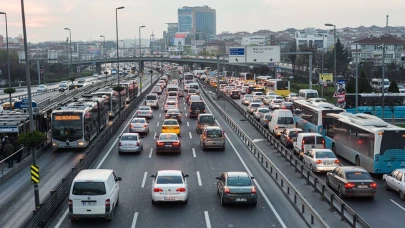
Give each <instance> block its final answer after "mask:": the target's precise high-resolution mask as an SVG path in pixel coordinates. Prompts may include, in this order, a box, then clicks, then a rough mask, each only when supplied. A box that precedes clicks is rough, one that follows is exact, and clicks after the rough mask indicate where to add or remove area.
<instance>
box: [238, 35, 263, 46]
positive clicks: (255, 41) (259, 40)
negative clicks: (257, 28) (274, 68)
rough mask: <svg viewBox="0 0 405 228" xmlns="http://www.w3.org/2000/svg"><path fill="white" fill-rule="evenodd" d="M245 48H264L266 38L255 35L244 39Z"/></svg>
mask: <svg viewBox="0 0 405 228" xmlns="http://www.w3.org/2000/svg"><path fill="white" fill-rule="evenodd" d="M242 45H243V46H251V45H254V46H264V45H266V37H265V36H263V35H253V36H248V37H243V38H242Z"/></svg>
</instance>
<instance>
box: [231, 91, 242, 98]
mask: <svg viewBox="0 0 405 228" xmlns="http://www.w3.org/2000/svg"><path fill="white" fill-rule="evenodd" d="M229 96H230V97H231V98H232V99H240V92H239V90H232V91H231V94H230V95H229Z"/></svg>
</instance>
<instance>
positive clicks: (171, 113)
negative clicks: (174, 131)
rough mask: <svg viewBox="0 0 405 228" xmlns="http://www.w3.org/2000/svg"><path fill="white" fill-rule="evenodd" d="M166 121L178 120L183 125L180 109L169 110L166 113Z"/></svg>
mask: <svg viewBox="0 0 405 228" xmlns="http://www.w3.org/2000/svg"><path fill="white" fill-rule="evenodd" d="M165 119H176V120H177V122H179V124H181V112H180V111H179V110H178V109H169V110H167V112H166V115H165Z"/></svg>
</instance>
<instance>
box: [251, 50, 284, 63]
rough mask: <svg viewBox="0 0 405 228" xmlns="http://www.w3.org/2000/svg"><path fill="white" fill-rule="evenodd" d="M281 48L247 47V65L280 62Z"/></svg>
mask: <svg viewBox="0 0 405 228" xmlns="http://www.w3.org/2000/svg"><path fill="white" fill-rule="evenodd" d="M280 55H281V54H280V46H249V47H246V62H247V63H268V62H280V59H281V58H280Z"/></svg>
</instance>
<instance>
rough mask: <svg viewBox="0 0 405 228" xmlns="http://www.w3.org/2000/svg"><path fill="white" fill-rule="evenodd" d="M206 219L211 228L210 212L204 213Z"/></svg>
mask: <svg viewBox="0 0 405 228" xmlns="http://www.w3.org/2000/svg"><path fill="white" fill-rule="evenodd" d="M204 217H205V224H206V225H207V228H211V222H210V216H209V215H208V211H204Z"/></svg>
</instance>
